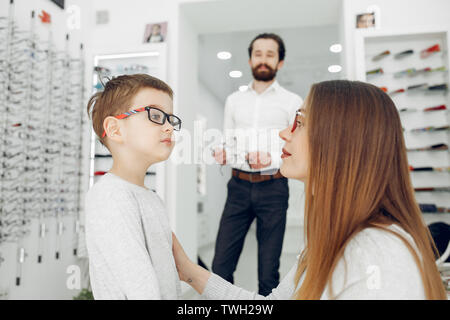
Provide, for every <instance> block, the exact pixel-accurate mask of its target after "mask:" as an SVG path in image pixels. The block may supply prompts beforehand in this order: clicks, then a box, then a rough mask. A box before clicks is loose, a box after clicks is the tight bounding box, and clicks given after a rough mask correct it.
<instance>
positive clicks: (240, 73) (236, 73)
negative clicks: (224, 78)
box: [230, 70, 242, 78]
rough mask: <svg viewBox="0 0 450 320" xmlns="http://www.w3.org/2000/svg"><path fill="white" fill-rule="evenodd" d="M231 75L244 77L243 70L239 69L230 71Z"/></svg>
mask: <svg viewBox="0 0 450 320" xmlns="http://www.w3.org/2000/svg"><path fill="white" fill-rule="evenodd" d="M230 77H232V78H240V77H242V72H241V71H239V70H234V71H231V72H230Z"/></svg>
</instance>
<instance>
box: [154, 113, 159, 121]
mask: <svg viewBox="0 0 450 320" xmlns="http://www.w3.org/2000/svg"><path fill="white" fill-rule="evenodd" d="M152 119H153V120H155V121H159V120H161V116H160V115H159V114H154V115H152Z"/></svg>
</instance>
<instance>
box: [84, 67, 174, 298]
mask: <svg viewBox="0 0 450 320" xmlns="http://www.w3.org/2000/svg"><path fill="white" fill-rule="evenodd" d="M172 99H173V92H172V89H171V88H170V87H169V86H168V85H167V84H166V83H164V82H163V81H161V80H159V79H156V78H154V77H151V76H149V75H144V74H138V75H124V76H119V77H117V78H114V79H112V80H110V81H109V82H108V83H106V85H105V89H104V91H103V92H99V93H96V94H95V95H94V96H93V97H92V98H91V99H90V101H89V103H88V107H87V109H88V114H89V112H90V110H91V109H92V124H93V127H94V131H95V133H96V134H97V136H98V137H99V139H100V141H101V142H102V143H103V144H104V145H105V146H106V147H107V148H108V149H109V151H110V152H111V154H112V158H113V166H112V168H111V170H110V171H109V172H108V173H107V174H106V175H104V176H103V177H101V178H100V180H99V181H98V182H97V183H96V184H95V185H94V186H93V187H92V188H91V189H90V190H89V192H88V194H87V196H86V244H87V249H88V255H89V273H90V281H91V286H92V290H93V294H94V298H95V299H178V298H179V296H180V284H179V278H178V273H177V270H176V266H175V262H174V259H173V255H172V232H171V229H170V225H169V221H168V217H167V215H166V213H165V209H164V205H163V203H162V201H161V199H160V198H159V197H158V196H157V195H156V194H155V193H154V192H153V191H151V190H149V189H147V188H146V187H145V185H144V178H145V174H146V172H147V170H148V168H149V167H150V166H151V165H152V164H155V163H157V162H160V161H164V160H167V158H168V157H169V156H170V153H171V152H172V149H173V147H174V142H173V141H172V139H171V138H172V134H173V130H180V128H181V120H180V119H179V118H178V117H176V116H174V115H172V110H173V101H172Z"/></svg>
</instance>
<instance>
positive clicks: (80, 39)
mask: <svg viewBox="0 0 450 320" xmlns="http://www.w3.org/2000/svg"><path fill="white" fill-rule="evenodd" d="M9 2H10V1H9V0H0V16H7V15H8V12H9ZM71 4H76V5H78V6H79V7H80V8H81V29H80V30H72V31H70V32H69V31H68V29H67V27H66V20H67V18H68V15H67V13H66V12H65V11H63V10H61V9H60V8H59V7H57V6H56V5H54V4H53V3H51V2H50V1H47V0H15V6H14V8H15V10H14V17H15V19H16V22H17V23H18V26H19V28H20V29H23V30H29V29H30V25H31V19H30V17H31V11H32V10H34V11H35V12H36V17H37V15H39V14H40V13H41V10H45V11H47V12H48V13H49V14H50V15H51V19H52V24H51V26H43V25H42V24H41V23H40V21H39V19H38V18H37V19H36V20H37V22H36V28H35V30H34V31H35V32H36V34H37V35H38V36H39V37H40V39H41V40H42V41H46V40H47V39H48V38H49V32H48V30H49V29H51V30H52V41H53V43H54V45H55V47H56V48H57V49H58V50H64V49H65V36H66V34H67V33H69V35H70V45H69V52H70V55H71V57H73V58H78V57H79V53H80V52H79V47H80V43H83V44H84V47H85V48H88V47H89V36H88V31H89V27H88V26H89V24H90V21H89V16H88V15H86V14H85V13H86V12H89V11H90V6H91V2H90V1H81V0H68V1H66V8H67V7H68V6H70V5H71ZM53 220H54V219H53ZM62 220H63V223H64V226H65V228H66V229H65V231H64V233H63V236H62V239H61V258H60V259H59V260H56V259H55V258H54V257H55V243H56V232H55V230H56V224H55V223H54V222H55V221H47V222H48V225H47V227H48V228H49V232H48V234H47V236H46V238H45V240H44V251H43V262H42V264H38V263H37V254H38V253H37V252H38V251H37V250H38V248H37V239H38V221H33V223H32V225H31V234H30V235H29V236H28V237H26V238H25V239H24V241H23V247H24V248H25V250H26V252H27V256H26V258H25V262H24V264H23V269H22V277H21V285H20V286H16V285H15V278H16V267H17V263H16V262H17V250H18V247H17V245H16V244H4V245H2V246H1V247H0V252H1V253H2V255H3V258H4V259H5V261H4V263H3V264H1V266H0V291H2V290H8V292H9V296H8V297H9V299H72V298H73V297H74V296H76V295H78V293H79V291H78V290H69V289H68V288H67V286H66V281H67V278H68V276H69V275H68V274H67V273H66V270H67V267H68V266H72V265H78V266H80V267H81V268H83V266H84V261H82V260H79V259H77V258H76V257H75V256H73V254H72V250H73V245H74V243H75V242H76V236H75V234H74V230H73V229H72V227H71V226H73V224H74V219H73V217H65V218H64V219H62Z"/></svg>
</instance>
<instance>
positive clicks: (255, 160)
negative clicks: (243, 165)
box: [245, 151, 272, 170]
mask: <svg viewBox="0 0 450 320" xmlns="http://www.w3.org/2000/svg"><path fill="white" fill-rule="evenodd" d="M245 160H247V161H248V164H249V166H250V168H252V169H255V170H258V169H263V168H267V167H268V166H270V164H271V163H272V157H271V155H270V153H268V152H260V151H257V152H249V153H248V154H247V155H246V157H245Z"/></svg>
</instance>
